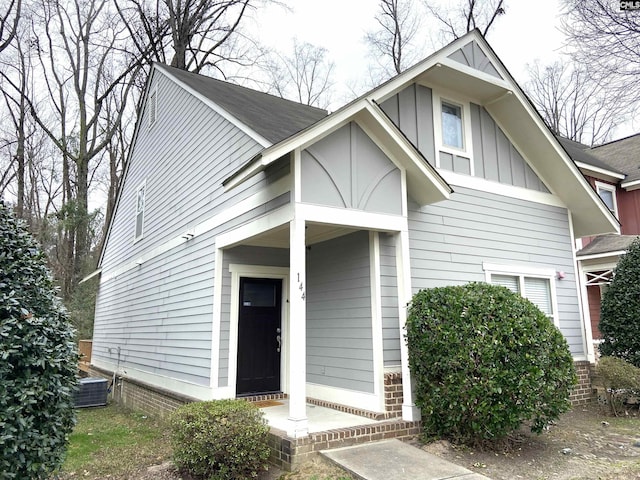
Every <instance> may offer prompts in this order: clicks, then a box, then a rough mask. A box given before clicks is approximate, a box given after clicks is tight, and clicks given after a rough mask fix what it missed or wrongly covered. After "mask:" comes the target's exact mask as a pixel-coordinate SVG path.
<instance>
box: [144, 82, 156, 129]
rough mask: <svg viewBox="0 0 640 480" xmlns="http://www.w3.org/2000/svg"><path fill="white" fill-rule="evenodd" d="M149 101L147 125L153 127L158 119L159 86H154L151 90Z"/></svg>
mask: <svg viewBox="0 0 640 480" xmlns="http://www.w3.org/2000/svg"><path fill="white" fill-rule="evenodd" d="M148 98H149V102H148V105H147V106H148V108H147V127H148V128H151V127H153V126H154V125H155V123H156V120H157V119H158V88H157V87H154V88H153V89H151V90H150V91H149V97H148Z"/></svg>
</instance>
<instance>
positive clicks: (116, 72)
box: [30, 0, 142, 298]
mask: <svg viewBox="0 0 640 480" xmlns="http://www.w3.org/2000/svg"><path fill="white" fill-rule="evenodd" d="M40 15H41V17H40V18H39V19H38V22H37V23H35V24H34V29H35V32H34V33H35V34H36V35H37V37H38V48H37V53H38V58H39V64H40V71H41V74H42V78H43V81H44V84H45V87H46V88H45V92H46V98H47V105H49V106H50V107H51V109H52V110H47V109H44V108H37V107H36V104H35V102H33V101H30V107H31V109H32V114H33V115H34V118H35V119H36V122H37V123H38V125H39V126H40V128H42V130H43V131H44V132H45V133H46V134H47V136H48V137H49V139H50V141H51V142H52V143H53V144H54V145H55V147H56V148H57V149H58V151H59V154H60V163H61V165H62V185H63V204H64V205H63V208H62V209H61V213H60V214H61V215H63V217H64V222H61V223H60V228H62V229H63V230H64V231H63V232H62V234H63V236H64V237H65V242H64V243H65V254H66V259H65V262H64V264H65V275H64V278H63V279H61V283H62V285H63V294H64V296H65V297H66V298H68V296H69V295H70V293H71V291H72V289H73V286H74V285H75V283H76V282H77V281H78V280H79V278H81V277H80V276H81V275H82V272H81V269H82V267H83V264H84V258H85V257H87V255H88V253H89V250H90V248H91V236H90V227H91V219H92V215H90V213H89V209H88V196H89V191H90V188H91V181H92V177H93V174H94V171H95V168H96V164H99V162H100V161H101V160H102V158H103V157H104V154H105V148H106V146H107V145H108V144H109V143H110V142H111V139H112V137H113V135H114V134H115V132H116V129H117V125H118V124H119V122H120V119H121V118H122V115H123V114H124V112H125V109H126V106H127V103H126V102H123V103H121V105H120V108H119V109H118V110H117V111H112V112H111V113H112V115H113V118H111V119H110V122H109V123H105V122H104V116H103V114H104V112H105V105H106V104H107V103H108V102H109V100H110V98H111V97H112V96H113V95H118V96H120V97H121V98H125V99H126V98H129V93H130V92H131V89H132V88H133V85H134V84H135V82H133V79H134V78H135V77H136V76H137V75H138V73H139V72H140V71H141V69H142V65H141V62H140V61H139V59H138V58H132V57H130V56H128V55H125V54H124V52H125V51H126V50H127V46H128V44H127V41H128V40H127V39H128V35H127V31H126V29H125V27H124V26H123V25H122V24H121V23H119V22H118V21H117V20H118V15H117V13H116V12H115V11H110V2H109V1H108V0H42V2H41V9H40Z"/></svg>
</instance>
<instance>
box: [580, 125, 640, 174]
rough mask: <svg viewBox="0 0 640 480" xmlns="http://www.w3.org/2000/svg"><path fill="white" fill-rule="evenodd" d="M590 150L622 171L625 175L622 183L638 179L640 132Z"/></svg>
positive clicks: (639, 172) (639, 170)
mask: <svg viewBox="0 0 640 480" xmlns="http://www.w3.org/2000/svg"><path fill="white" fill-rule="evenodd" d="M590 152H591V154H593V155H595V156H597V157H598V158H599V159H600V160H602V161H603V162H605V163H607V164H609V165H611V166H612V167H613V168H615V169H616V170H618V171H620V172H622V173H624V174H625V175H626V176H627V177H626V178H625V179H624V180H623V183H624V182H633V181H637V180H640V133H638V134H636V135H632V136H630V137H626V138H622V139H620V140H615V141H613V142H609V143H605V144H604V145H600V146H598V147H594V148H592V149H591V150H590Z"/></svg>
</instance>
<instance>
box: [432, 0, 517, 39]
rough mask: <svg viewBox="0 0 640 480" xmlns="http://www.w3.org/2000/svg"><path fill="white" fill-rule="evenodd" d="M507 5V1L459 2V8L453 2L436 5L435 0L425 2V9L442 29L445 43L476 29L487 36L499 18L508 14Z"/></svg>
mask: <svg viewBox="0 0 640 480" xmlns="http://www.w3.org/2000/svg"><path fill="white" fill-rule="evenodd" d="M505 3H506V1H505V0H458V4H457V6H452V5H451V2H446V3H445V5H442V4H441V3H438V4H437V5H436V4H434V1H433V0H424V5H425V7H426V8H427V10H428V11H429V12H430V13H431V15H433V16H434V17H435V18H436V19H437V20H438V22H439V23H440V25H441V27H442V28H441V30H440V35H441V37H442V38H441V40H442V42H443V43H448V42H451V41H452V40H455V39H456V38H460V37H461V36H463V35H464V34H465V33H467V32H470V31H471V30H475V29H476V28H477V29H478V30H480V32H481V33H482V34H483V35H485V36H486V35H487V33H489V30H490V29H491V27H492V26H493V25H494V24H495V22H496V20H497V19H498V17H500V16H502V15H504V14H505V13H506V10H505Z"/></svg>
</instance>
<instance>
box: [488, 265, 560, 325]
mask: <svg viewBox="0 0 640 480" xmlns="http://www.w3.org/2000/svg"><path fill="white" fill-rule="evenodd" d="M483 268H484V270H485V276H486V280H487V282H488V283H492V284H494V285H502V286H503V287H507V288H508V289H509V290H511V291H512V292H514V293H518V294H520V295H522V296H523V297H525V298H527V299H528V300H530V301H531V302H532V303H533V304H534V305H536V306H537V307H538V308H539V309H540V310H542V312H544V313H545V314H546V315H547V316H548V317H549V318H551V319H552V320H553V321H554V323H555V324H556V325H558V315H557V307H556V306H555V305H556V299H555V275H556V272H555V271H554V270H551V269H539V268H531V267H517V266H512V265H489V264H484V265H483Z"/></svg>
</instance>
